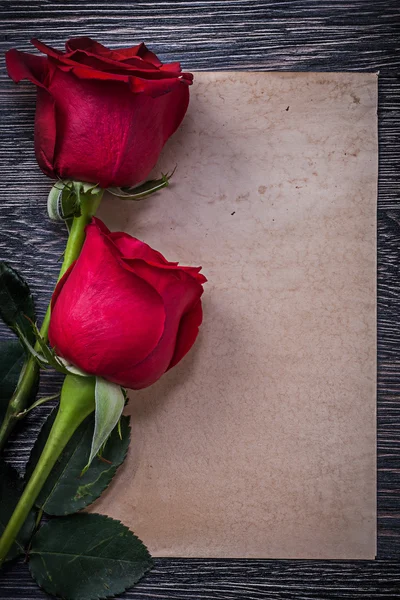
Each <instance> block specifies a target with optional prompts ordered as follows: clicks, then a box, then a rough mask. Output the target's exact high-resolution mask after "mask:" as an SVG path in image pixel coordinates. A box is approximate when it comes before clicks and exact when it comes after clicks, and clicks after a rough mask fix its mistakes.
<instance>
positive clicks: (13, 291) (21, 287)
mask: <svg viewBox="0 0 400 600" xmlns="http://www.w3.org/2000/svg"><path fill="white" fill-rule="evenodd" d="M0 317H1V318H2V319H3V321H4V323H5V324H6V325H8V326H9V327H11V329H12V330H13V331H15V329H16V326H17V325H18V326H19V328H20V329H22V331H24V332H25V335H26V336H27V338H28V339H29V340H30V341H31V342H33V341H34V339H35V337H34V335H33V331H32V327H31V323H30V322H29V320H28V319H27V318H26V317H28V318H29V319H30V320H31V321H34V320H35V307H34V304H33V298H32V296H31V293H30V291H29V286H28V284H27V283H26V282H25V281H24V280H23V279H22V277H21V276H20V275H19V274H18V273H17V271H15V270H14V269H13V268H12V267H10V265H8V264H7V263H6V262H4V261H0Z"/></svg>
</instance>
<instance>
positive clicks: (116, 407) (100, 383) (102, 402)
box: [85, 377, 125, 469]
mask: <svg viewBox="0 0 400 600" xmlns="http://www.w3.org/2000/svg"><path fill="white" fill-rule="evenodd" d="M95 400H96V410H95V413H94V419H95V420H94V433H93V440H92V447H91V450H90V456H89V461H88V464H87V466H86V467H85V469H86V468H87V467H88V466H89V465H90V464H91V462H92V460H93V459H94V457H95V456H96V454H97V453H98V452H99V450H100V448H101V447H102V446H103V444H104V442H105V441H106V440H107V439H108V437H109V435H110V433H111V432H112V430H113V429H114V427H115V426H116V425H117V423H118V421H119V418H120V416H121V414H122V411H123V410H124V406H125V397H124V393H123V391H122V389H121V386H119V385H117V384H116V383H111V381H106V380H105V379H103V378H102V377H96V388H95Z"/></svg>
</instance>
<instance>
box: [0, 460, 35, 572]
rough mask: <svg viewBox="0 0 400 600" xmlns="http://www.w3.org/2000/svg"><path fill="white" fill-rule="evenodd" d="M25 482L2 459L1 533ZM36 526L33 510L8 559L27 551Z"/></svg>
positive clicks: (0, 482) (0, 494) (0, 464)
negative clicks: (26, 548) (26, 547)
mask: <svg viewBox="0 0 400 600" xmlns="http://www.w3.org/2000/svg"><path fill="white" fill-rule="evenodd" d="M22 489H23V483H22V480H21V479H20V477H19V476H18V473H17V472H16V471H15V469H13V468H12V467H10V466H9V465H7V464H6V463H5V462H3V461H0V498H1V503H0V535H1V534H2V533H3V531H4V529H5V527H6V525H7V523H8V521H9V520H10V517H11V515H12V513H13V511H14V508H15V507H16V505H17V502H18V500H19V498H20V496H21V493H22ZM34 527H35V513H34V511H33V510H32V511H31V512H30V513H29V515H28V518H27V519H26V521H25V523H24V524H23V526H22V528H21V530H20V532H19V534H18V536H17V539H16V540H15V542H14V543H13V545H12V546H11V549H10V551H9V553H8V555H7V559H6V560H12V559H13V558H16V557H17V556H20V555H21V554H24V552H25V546H26V545H27V543H28V542H29V540H30V537H31V535H32V533H33V530H34Z"/></svg>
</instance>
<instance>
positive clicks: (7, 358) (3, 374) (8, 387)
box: [0, 340, 26, 424]
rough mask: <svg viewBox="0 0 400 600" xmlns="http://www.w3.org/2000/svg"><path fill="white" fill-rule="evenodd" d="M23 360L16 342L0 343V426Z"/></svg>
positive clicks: (23, 354) (22, 354)
mask: <svg viewBox="0 0 400 600" xmlns="http://www.w3.org/2000/svg"><path fill="white" fill-rule="evenodd" d="M25 360H26V355H25V351H24V348H23V347H22V345H21V344H20V342H19V341H18V340H1V341H0V424H1V423H2V421H3V419H4V416H5V413H6V410H7V406H8V402H9V400H10V398H11V396H12V395H13V393H14V390H15V388H16V386H17V383H18V379H19V375H20V373H21V369H22V367H23V364H24V362H25Z"/></svg>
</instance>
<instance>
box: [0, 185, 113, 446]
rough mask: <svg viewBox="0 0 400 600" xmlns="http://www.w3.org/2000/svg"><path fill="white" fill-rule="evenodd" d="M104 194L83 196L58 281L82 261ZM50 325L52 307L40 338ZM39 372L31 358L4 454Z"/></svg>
mask: <svg viewBox="0 0 400 600" xmlns="http://www.w3.org/2000/svg"><path fill="white" fill-rule="evenodd" d="M103 193H104V190H102V189H99V192H98V193H96V194H91V193H90V192H89V193H87V194H81V195H80V200H81V203H80V212H81V214H80V216H78V217H74V220H73V222H72V226H71V231H70V234H69V237H68V242H67V246H66V248H65V253H64V260H63V263H62V267H61V271H60V275H59V277H58V281H59V280H60V279H61V277H62V276H63V275H64V273H65V272H66V271H67V270H68V269H69V267H70V266H71V265H72V263H73V262H74V261H75V260H76V259H77V258H78V256H79V254H80V251H81V249H82V246H83V242H84V240H85V227H86V225H87V224H88V223H89V222H90V220H91V218H92V217H93V215H95V213H96V210H97V209H98V207H99V204H100V202H101V198H102V196H103ZM49 324H50V304H49V306H48V308H47V311H46V314H45V317H44V319H43V323H42V327H41V329H40V334H41V336H42V337H43V338H44V339H45V340H47V334H48V331H49ZM35 350H37V351H40V346H39V344H38V343H36V346H35ZM38 370H39V367H38V364H37V362H36V360H35V358H34V357H32V356H30V357H29V358H28V359H27V361H26V362H25V365H24V367H23V369H22V372H21V376H20V379H19V382H18V385H17V387H16V389H15V392H14V394H13V396H12V398H11V400H10V402H9V404H8V408H7V412H6V415H5V417H4V420H3V423H2V424H1V427H0V452H1V451H2V449H3V448H4V445H5V444H6V442H7V439H8V437H9V435H10V433H11V431H12V430H13V429H14V426H15V424H16V423H17V421H18V417H17V415H18V414H19V413H21V412H22V411H23V410H25V409H26V408H27V406H28V403H29V401H30V398H31V393H32V388H33V386H34V385H35V381H36V378H37V373H38Z"/></svg>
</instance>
